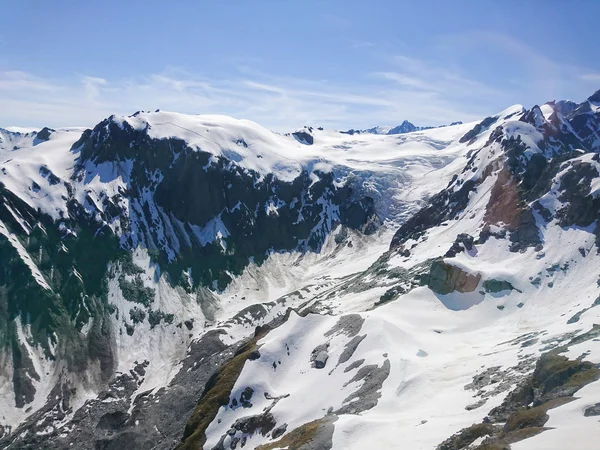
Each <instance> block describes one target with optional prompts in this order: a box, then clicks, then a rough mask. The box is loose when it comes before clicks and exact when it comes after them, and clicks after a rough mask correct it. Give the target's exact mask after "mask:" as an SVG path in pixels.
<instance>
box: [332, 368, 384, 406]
mask: <svg viewBox="0 0 600 450" xmlns="http://www.w3.org/2000/svg"><path fill="white" fill-rule="evenodd" d="M390 368H391V365H390V360H389V359H386V360H385V361H384V362H383V364H382V365H381V366H377V365H375V364H372V365H368V366H363V367H361V368H360V369H358V371H357V372H356V374H355V375H354V376H353V377H352V378H351V379H350V380H349V381H348V382H347V383H345V384H344V387H345V386H347V385H349V384H350V383H354V382H357V381H361V380H364V382H363V384H362V385H361V386H360V387H359V388H358V389H357V390H356V391H354V392H353V393H352V394H350V395H349V396H347V397H346V398H345V399H344V402H343V404H344V405H343V406H342V407H341V408H339V409H338V410H337V411H336V412H335V414H338V415H339V414H358V413H361V412H363V411H367V410H369V409H371V408H373V407H375V405H377V402H378V400H379V398H380V397H381V392H380V390H381V387H382V386H383V382H384V381H385V380H386V379H387V377H388V376H389V374H390Z"/></svg>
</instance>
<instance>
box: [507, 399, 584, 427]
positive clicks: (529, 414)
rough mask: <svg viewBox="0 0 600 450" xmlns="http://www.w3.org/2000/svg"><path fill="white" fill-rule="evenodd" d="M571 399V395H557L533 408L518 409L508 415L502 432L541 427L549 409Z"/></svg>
mask: <svg viewBox="0 0 600 450" xmlns="http://www.w3.org/2000/svg"><path fill="white" fill-rule="evenodd" d="M572 400H574V398H573V397H559V398H555V399H552V400H550V401H547V402H546V403H543V404H541V405H539V406H536V407H534V408H522V409H519V410H517V411H515V412H514V413H512V414H511V415H510V416H509V418H508V420H507V421H506V424H505V425H504V429H503V432H504V433H510V432H512V431H515V430H520V429H523V428H536V427H537V428H541V427H543V426H544V424H545V423H546V422H547V421H548V419H549V416H548V414H547V411H548V410H549V409H552V408H556V407H557V406H560V405H564V404H565V403H568V402H570V401H572Z"/></svg>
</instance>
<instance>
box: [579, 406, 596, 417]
mask: <svg viewBox="0 0 600 450" xmlns="http://www.w3.org/2000/svg"><path fill="white" fill-rule="evenodd" d="M583 415H584V416H585V417H590V416H600V403H596V404H595V405H592V406H588V407H587V408H585V411H584V412H583Z"/></svg>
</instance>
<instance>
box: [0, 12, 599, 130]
mask: <svg viewBox="0 0 600 450" xmlns="http://www.w3.org/2000/svg"><path fill="white" fill-rule="evenodd" d="M323 19H324V20H334V18H331V17H325V18H323ZM340 25H341V23H340ZM474 36H475V37H476V38H475V37H474ZM357 45H360V46H362V47H363V48H364V49H365V50H364V51H365V52H369V51H372V52H373V55H377V57H378V58H379V61H380V64H379V65H378V67H377V69H378V70H375V69H374V68H373V69H370V68H368V67H366V68H365V70H364V72H363V73H356V74H355V76H354V77H352V81H345V82H332V81H328V80H323V79H319V78H316V77H315V78H314V79H311V78H299V77H289V76H281V75H278V74H273V73H264V72H262V71H261V70H260V69H259V67H260V65H261V64H260V61H259V60H247V61H236V62H232V63H229V64H228V66H227V75H228V76H227V77H226V78H215V77H213V78H210V77H206V76H202V75H198V74H195V73H189V72H186V71H184V70H181V69H178V68H173V67H169V68H166V69H165V70H163V71H161V72H159V73H151V74H148V75H146V76H138V77H134V78H121V79H115V78H111V77H108V76H106V75H105V74H101V73H100V74H85V75H73V76H72V77H71V78H69V79H61V80H53V79H46V78H43V77H40V76H39V75H36V74H34V73H28V72H24V71H18V70H4V71H2V70H1V69H0V126H1V125H4V126H10V125H20V126H40V127H41V126H54V127H56V126H70V125H82V126H93V125H95V124H96V123H98V122H99V121H100V120H102V119H103V118H104V117H107V116H109V115H110V114H131V113H133V112H134V111H137V110H154V109H157V108H160V109H165V110H172V111H179V112H184V113H190V114H227V115H231V116H234V117H238V118H245V119H250V120H254V121H256V122H259V123H261V124H262V125H264V126H266V127H269V128H271V129H274V130H277V131H289V130H292V129H295V128H297V127H300V126H302V125H313V126H324V127H326V128H337V129H347V128H357V127H370V126H374V125H395V124H397V123H400V122H401V121H402V120H405V119H408V120H410V121H412V122H414V123H416V124H418V125H438V124H443V123H449V122H452V121H456V120H463V121H470V120H477V119H479V118H481V117H483V116H486V115H490V114H494V113H496V112H497V111H499V110H502V109H504V108H506V107H507V106H509V105H510V104H511V103H517V102H520V103H524V104H526V105H528V103H527V102H529V101H531V102H533V101H536V102H538V101H545V100H551V99H553V98H564V97H563V96H558V95H557V96H556V97H554V95H553V94H554V91H555V89H554V88H555V87H556V86H558V85H560V86H562V87H565V86H566V87H567V88H565V89H563V90H562V91H561V93H564V92H569V93H571V94H570V95H571V96H572V98H574V99H576V100H577V99H582V98H584V97H585V96H587V95H589V94H590V93H591V92H592V91H594V90H595V89H597V85H598V84H600V73H598V72H597V71H595V70H589V69H586V68H581V67H573V66H564V65H562V64H559V63H556V62H554V61H552V60H550V59H549V58H547V57H545V56H544V55H542V54H539V53H537V52H535V51H534V50H533V49H531V48H530V47H528V46H527V45H524V44H523V43H520V42H518V41H516V40H514V39H513V38H510V37H506V36H502V35H496V34H493V33H491V34H490V33H487V32H481V33H479V34H475V35H473V34H471V35H467V34H464V35H463V34H461V35H456V36H454V37H446V39H445V41H444V45H446V46H455V47H457V48H458V46H460V49H461V51H462V52H464V53H465V54H466V55H467V56H469V55H471V54H475V53H477V50H478V49H479V50H480V46H482V45H483V46H484V47H485V48H486V51H492V52H493V51H504V52H505V53H508V54H509V56H510V58H512V59H513V60H515V61H517V62H520V64H522V65H525V66H526V67H527V70H528V71H529V72H527V71H526V72H522V71H521V72H519V71H518V70H517V68H516V65H517V63H516V62H515V61H513V64H514V65H515V67H512V66H511V67H509V69H508V70H507V71H506V76H505V77H503V78H502V80H501V82H498V81H494V80H492V81H491V82H488V83H486V82H483V81H481V80H480V79H476V78H475V77H474V76H473V75H472V73H469V72H466V71H465V69H464V68H463V67H461V65H460V64H458V63H457V62H456V61H452V60H444V61H443V62H441V61H440V60H435V59H434V58H432V59H428V58H426V57H425V56H420V55H419V56H418V57H415V56H414V55H412V56H409V55H408V54H394V55H389V54H381V53H380V51H379V50H377V49H376V48H373V49H371V46H370V43H364V44H361V43H357ZM442 50H443V46H442ZM538 71H541V72H542V73H541V74H538V73H537V72H538ZM542 75H543V77H547V78H548V79H547V80H546V81H545V82H544V83H540V82H538V78H539V77H542ZM594 84H596V86H594ZM563 91H564V92H563ZM531 92H535V95H533V94H531ZM537 97H540V98H539V99H538V98H537Z"/></svg>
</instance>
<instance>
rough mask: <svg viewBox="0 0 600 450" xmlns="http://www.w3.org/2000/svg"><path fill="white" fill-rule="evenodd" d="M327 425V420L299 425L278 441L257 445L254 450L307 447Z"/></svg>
mask: <svg viewBox="0 0 600 450" xmlns="http://www.w3.org/2000/svg"><path fill="white" fill-rule="evenodd" d="M327 423H328V420H327V418H322V419H317V420H313V421H312V422H308V423H305V424H304V425H301V426H299V427H298V428H295V429H294V430H292V431H290V432H289V433H288V434H286V435H285V436H284V437H282V438H281V439H279V440H278V441H275V442H270V443H268V444H263V445H259V446H258V447H256V450H275V449H278V448H287V449H289V450H296V449H299V448H301V447H302V446H305V445H309V444H310V443H311V442H312V441H313V440H314V438H315V437H316V436H317V433H318V432H319V430H320V429H321V428H322V427H323V426H325V425H327ZM302 448H304V447H302ZM306 448H312V447H306Z"/></svg>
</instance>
